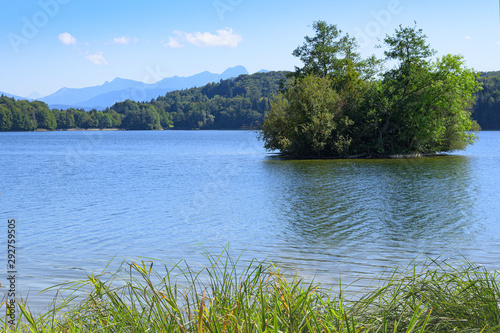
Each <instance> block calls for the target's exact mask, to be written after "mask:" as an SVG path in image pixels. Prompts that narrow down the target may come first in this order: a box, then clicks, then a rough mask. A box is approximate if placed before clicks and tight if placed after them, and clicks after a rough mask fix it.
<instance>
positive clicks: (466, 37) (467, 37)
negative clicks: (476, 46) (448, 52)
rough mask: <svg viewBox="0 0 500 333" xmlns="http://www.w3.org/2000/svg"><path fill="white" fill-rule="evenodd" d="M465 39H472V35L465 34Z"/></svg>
mask: <svg viewBox="0 0 500 333" xmlns="http://www.w3.org/2000/svg"><path fill="white" fill-rule="evenodd" d="M464 39H472V37H471V36H465V37H464Z"/></svg>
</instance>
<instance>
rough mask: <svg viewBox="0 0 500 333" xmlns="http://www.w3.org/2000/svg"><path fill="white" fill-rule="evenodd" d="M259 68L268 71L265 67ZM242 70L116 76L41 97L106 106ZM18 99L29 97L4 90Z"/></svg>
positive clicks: (55, 102)
mask: <svg viewBox="0 0 500 333" xmlns="http://www.w3.org/2000/svg"><path fill="white" fill-rule="evenodd" d="M259 72H267V71H266V70H261V71H259ZM242 74H249V73H248V71H247V70H246V68H245V67H243V66H236V67H231V68H228V69H227V70H225V71H224V72H223V73H221V74H214V73H210V72H207V71H205V72H202V73H199V74H195V75H193V76H188V77H180V76H173V77H167V78H165V79H163V80H160V81H158V82H156V83H153V84H146V83H144V82H140V81H134V80H128V79H122V78H115V79H114V80H112V81H111V82H108V81H106V82H105V83H104V84H102V85H99V86H93V87H85V88H62V89H59V90H58V91H56V92H55V93H53V94H50V95H48V96H45V97H42V98H37V100H39V101H43V102H45V103H47V104H48V105H49V107H50V108H51V109H52V108H55V109H69V108H79V109H80V108H82V109H85V110H91V109H96V110H103V109H105V108H107V107H110V106H112V105H113V104H115V103H116V102H122V101H124V100H126V99H130V100H133V101H136V102H142V101H150V100H151V99H154V98H157V97H158V96H163V95H165V94H166V93H168V92H170V91H174V90H181V89H189V88H193V87H201V86H204V85H206V84H208V83H211V82H218V81H220V80H226V79H229V78H233V77H238V76H240V75H242ZM1 94H4V95H6V96H9V97H14V98H16V99H27V98H23V97H19V96H15V95H11V94H8V93H2V92H0V95H1Z"/></svg>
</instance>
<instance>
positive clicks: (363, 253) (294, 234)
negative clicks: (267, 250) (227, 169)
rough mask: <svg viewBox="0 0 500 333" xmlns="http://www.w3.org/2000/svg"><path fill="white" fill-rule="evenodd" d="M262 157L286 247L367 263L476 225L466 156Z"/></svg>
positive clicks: (440, 241) (455, 238)
mask: <svg viewBox="0 0 500 333" xmlns="http://www.w3.org/2000/svg"><path fill="white" fill-rule="evenodd" d="M264 164H265V170H266V172H267V175H268V177H269V180H268V182H269V183H270V184H273V187H274V191H273V193H274V196H275V197H274V199H273V200H272V201H273V203H274V210H275V214H276V215H278V214H279V216H281V217H282V219H283V227H284V228H283V233H282V234H281V237H282V239H283V241H284V242H287V243H288V244H289V245H290V247H289V248H288V249H285V250H284V252H287V251H296V250H299V251H302V252H303V254H304V256H306V257H307V256H308V255H309V254H310V255H311V258H312V256H313V254H314V256H315V259H317V256H318V254H321V255H323V256H325V257H332V256H335V257H344V258H349V261H350V262H351V263H352V262H353V261H361V262H366V263H367V264H368V262H367V261H368V260H370V259H373V257H376V258H377V259H378V260H383V261H387V260H393V258H395V257H396V258H397V257H398V256H399V255H400V254H401V255H402V254H403V253H404V256H403V257H405V258H410V259H411V258H412V257H414V256H415V255H417V254H418V253H429V254H430V253H442V251H443V249H445V250H446V249H448V248H451V247H453V246H456V245H457V244H464V243H467V242H468V241H469V240H470V239H472V238H474V234H475V233H476V231H477V230H476V229H477V227H476V225H477V222H478V221H477V217H475V214H474V209H473V208H474V203H475V200H476V199H475V198H476V196H475V191H476V190H475V188H474V182H473V180H472V177H471V165H470V160H469V158H467V157H464V156H443V157H434V158H420V159H404V160H403V159H401V160H331V161H318V160H305V161H304V160H299V161H293V160H292V161H291V160H276V159H270V160H267V161H265V163H264ZM354 258H355V259H354ZM331 259H332V258H331ZM371 264H373V263H370V265H371Z"/></svg>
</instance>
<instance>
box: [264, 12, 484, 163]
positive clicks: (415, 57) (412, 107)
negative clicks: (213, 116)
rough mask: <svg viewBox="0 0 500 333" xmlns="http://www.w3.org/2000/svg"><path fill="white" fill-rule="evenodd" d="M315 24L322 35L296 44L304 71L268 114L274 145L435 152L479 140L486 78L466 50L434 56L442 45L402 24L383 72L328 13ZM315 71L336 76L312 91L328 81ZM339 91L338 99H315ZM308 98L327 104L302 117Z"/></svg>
mask: <svg viewBox="0 0 500 333" xmlns="http://www.w3.org/2000/svg"><path fill="white" fill-rule="evenodd" d="M314 28H315V30H316V37H314V38H311V37H306V43H305V44H304V45H303V46H302V47H299V48H298V49H296V50H295V51H294V55H296V56H300V58H301V60H302V61H303V62H304V67H303V68H301V69H297V71H296V73H295V76H296V77H298V79H297V80H295V81H292V82H291V83H290V84H289V86H288V92H286V93H285V94H284V95H282V96H280V97H278V99H277V101H276V102H275V103H274V104H273V105H272V108H271V110H270V111H269V112H268V114H267V115H266V119H265V121H264V125H263V128H264V130H263V134H262V139H263V140H264V143H265V146H266V148H267V149H271V150H279V151H280V152H281V153H282V154H285V155H293V156H299V157H344V156H352V155H356V156H359V155H363V156H386V155H393V154H434V153H437V152H445V151H451V150H457V149H463V148H465V146H466V145H467V144H471V143H472V142H473V141H474V135H473V134H471V133H470V132H469V131H471V130H472V129H474V128H476V126H475V123H474V122H473V121H472V120H471V112H470V109H471V107H472V104H473V102H474V97H475V95H474V94H475V93H476V92H477V91H478V90H479V89H480V84H479V83H478V81H477V74H476V73H475V72H474V71H473V70H470V69H468V68H466V67H465V62H464V60H463V58H462V57H461V56H454V55H445V56H443V57H441V58H438V59H437V60H435V61H430V60H429V58H430V57H431V56H432V55H434V53H435V51H433V50H432V49H431V48H430V46H429V45H428V44H427V43H426V36H425V35H424V34H423V32H422V30H419V29H417V28H416V27H407V28H403V27H401V26H400V27H399V29H397V30H396V32H395V34H394V35H393V36H387V37H386V38H385V44H386V46H387V50H386V51H385V53H384V54H385V57H386V58H385V61H387V62H391V63H392V64H394V67H393V68H392V69H389V70H387V71H385V72H384V73H381V79H380V80H376V78H375V77H374V73H375V68H376V66H377V65H378V63H379V61H377V60H373V59H368V60H363V59H361V57H360V56H359V54H357V53H356V51H355V47H356V41H355V40H354V39H351V38H349V36H348V35H347V36H345V37H340V35H339V34H340V31H339V30H337V28H336V27H335V26H328V25H326V23H324V22H321V21H320V22H316V23H315V25H314ZM337 39H338V40H337ZM346 45H348V46H349V47H346ZM346 50H349V52H347V51H346ZM327 63H328V64H327ZM313 77H318V78H322V77H325V78H328V79H329V80H330V86H329V87H327V86H322V88H321V89H319V91H318V94H316V95H314V94H308V93H307V91H308V90H309V89H310V88H309V87H308V85H313V86H314V84H316V83H317V82H320V81H318V80H316V79H314V78H313ZM312 89H316V88H312ZM298 90H303V93H301V92H297V91H298ZM319 92H321V93H319ZM333 95H336V96H337V97H336V103H334V104H331V103H330V104H328V103H329V102H327V101H326V100H323V101H320V100H318V101H315V100H314V99H324V98H325V96H333ZM322 103H323V104H322ZM308 105H321V107H320V108H319V109H314V110H315V111H313V113H314V114H315V115H314V116H312V117H297V116H296V114H300V113H304V106H308ZM311 110H312V109H311ZM319 110H321V111H319ZM333 119H336V120H335V121H333V122H332V120H333ZM333 123H335V125H332V124H333ZM337 124H339V125H340V126H337ZM305 128H307V135H306V131H305ZM311 138H315V139H311ZM295 147H300V149H296V148H295ZM318 147H321V149H318Z"/></svg>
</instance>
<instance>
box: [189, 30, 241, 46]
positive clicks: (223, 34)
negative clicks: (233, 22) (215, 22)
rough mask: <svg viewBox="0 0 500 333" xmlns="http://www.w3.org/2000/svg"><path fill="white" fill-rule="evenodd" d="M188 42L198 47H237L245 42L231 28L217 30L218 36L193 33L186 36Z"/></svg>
mask: <svg viewBox="0 0 500 333" xmlns="http://www.w3.org/2000/svg"><path fill="white" fill-rule="evenodd" d="M185 37H186V40H187V41H188V42H189V43H191V44H193V45H196V46H201V47H210V46H229V47H237V46H238V44H239V43H240V42H241V41H242V40H243V38H242V37H241V35H238V34H236V33H234V32H233V29H231V28H225V29H222V30H217V34H216V35H213V34H211V33H210V32H193V33H186V34H185Z"/></svg>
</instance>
